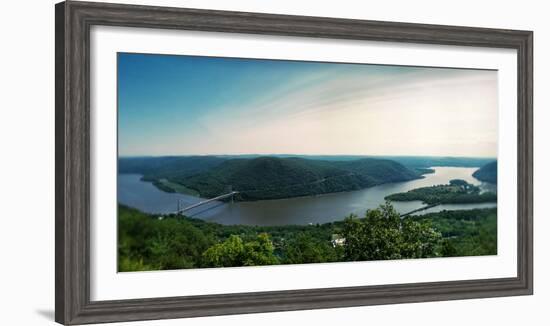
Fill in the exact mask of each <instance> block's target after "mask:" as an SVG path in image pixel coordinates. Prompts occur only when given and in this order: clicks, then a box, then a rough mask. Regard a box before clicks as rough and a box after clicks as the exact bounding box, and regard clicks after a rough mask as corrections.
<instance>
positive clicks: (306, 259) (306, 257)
mask: <svg viewBox="0 0 550 326" xmlns="http://www.w3.org/2000/svg"><path fill="white" fill-rule="evenodd" d="M283 251H284V255H285V258H284V263H285V264H305V263H321V262H330V261H336V259H337V257H336V250H335V249H334V248H332V246H330V244H329V242H328V240H327V241H321V240H319V239H316V238H314V237H312V236H311V235H310V234H307V233H304V232H300V233H299V234H298V235H296V237H294V238H293V239H290V240H288V242H287V243H286V244H285V246H284V249H283Z"/></svg>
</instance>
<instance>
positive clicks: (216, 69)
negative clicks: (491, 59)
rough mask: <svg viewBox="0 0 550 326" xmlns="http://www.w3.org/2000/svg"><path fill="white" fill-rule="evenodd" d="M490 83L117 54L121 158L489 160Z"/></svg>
mask: <svg viewBox="0 0 550 326" xmlns="http://www.w3.org/2000/svg"><path fill="white" fill-rule="evenodd" d="M497 87H498V84H497V72H496V71H491V70H465V69H450V68H449V69H447V68H423V67H405V66H386V65H365V64H340V63H317V62H298V61H282V60H254V59H232V58H211V57H196V56H168V55H142V54H126V53H119V55H118V108H119V110H118V123H119V125H118V126H119V129H118V130H119V135H118V137H119V138H118V142H119V143H118V145H119V146H118V148H119V155H120V156H121V157H136V156H195V155H226V156H237V155H259V156H262V155H296V156H431V157H472V158H496V157H497V138H498V137H497V136H498V134H497V132H498V126H497V118H498V116H497V109H498V105H497V104H498V103H497ZM277 153H280V154H277ZM294 153H299V154H294ZM342 153H344V154H342Z"/></svg>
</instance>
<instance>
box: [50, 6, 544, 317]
mask: <svg viewBox="0 0 550 326" xmlns="http://www.w3.org/2000/svg"><path fill="white" fill-rule="evenodd" d="M55 14H56V19H55V35H56V40H55V50H56V53H55V72H56V77H55V107H56V115H55V123H56V128H55V138H56V143H55V145H56V153H55V158H56V167H55V173H56V176H55V210H56V221H55V266H56V271H55V319H56V321H57V322H59V323H63V324H83V323H93V322H113V321H130V320H146V319H161V318H180V317H194V316H208V315H223V314H241V313H255V312H267V311H286V310H299V309H317V308H333V307H350V306H362V305H378V304H390V303H404V302H423V301H434V300H454V299H468V298H481V297H500V296H512V295H528V294H532V293H533V220H532V213H533V138H532V133H533V111H532V103H533V81H532V79H533V33H532V32H530V31H517V30H502V29H487V28H470V27H457V26H437V25H423V24H410V23H393V22H379V21H364V20H350V19H334V18H319V17H303V16H286V15H271V14H257V13H244V12H227V11H211V10H196V9H176V8H164V7H150V6H134V5H114V4H105V3H89V2H72V1H68V2H63V3H59V4H57V5H56V7H55ZM92 25H109V26H129V27H145V28H161V29H181V30H200V31H218V32H236V33H252V34H270V35H288V36H307V37H321V38H336V39H354V40H376V41H393V42H412V43H430V44H447V45H461V46H482V47H493V48H511V49H516V50H517V54H518V56H517V58H518V60H517V72H518V75H517V76H518V80H517V81H518V94H517V101H518V102H517V108H518V111H517V117H518V126H517V128H518V129H517V132H518V134H517V140H518V152H517V159H518V161H517V162H518V170H517V176H518V189H517V199H518V211H517V226H518V237H517V239H518V243H517V250H518V252H517V254H518V261H517V262H518V265H517V277H514V278H500V279H487V280H467V281H452V282H432V283H414V284H398V285H381V286H357V287H346V288H325V289H312V290H291V291H276V292H259V293H258V292H255V293H239V294H223V295H201V296H187V297H169V298H155V299H132V300H118V301H91V300H90V244H89V240H90V239H89V232H90V229H89V222H90V213H89V212H90V119H89V118H90V72H89V65H90V27H91V26H92ZM509 132H512V130H510V131H509Z"/></svg>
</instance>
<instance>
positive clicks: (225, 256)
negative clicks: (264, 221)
mask: <svg viewBox="0 0 550 326" xmlns="http://www.w3.org/2000/svg"><path fill="white" fill-rule="evenodd" d="M277 263H278V260H277V257H275V255H274V254H273V244H272V243H271V240H270V239H269V236H268V235H267V234H265V233H262V234H259V235H258V236H257V237H256V239H255V240H253V241H250V242H246V243H245V242H243V240H242V239H241V237H239V236H238V235H231V236H230V237H229V238H228V239H227V240H225V241H224V242H222V243H218V244H216V245H214V246H212V247H210V248H208V249H207V250H206V251H205V252H204V254H203V264H204V265H205V266H206V267H235V266H258V265H274V264H277Z"/></svg>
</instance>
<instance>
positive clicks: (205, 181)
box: [172, 157, 420, 200]
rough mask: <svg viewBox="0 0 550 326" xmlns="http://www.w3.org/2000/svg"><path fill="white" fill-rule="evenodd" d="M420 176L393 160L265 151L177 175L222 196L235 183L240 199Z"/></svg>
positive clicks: (186, 182)
mask: <svg viewBox="0 0 550 326" xmlns="http://www.w3.org/2000/svg"><path fill="white" fill-rule="evenodd" d="M417 178H420V175H419V174H418V173H417V172H415V171H412V170H410V169H408V168H406V167H404V166H402V165H401V164H399V163H396V162H393V161H389V160H379V159H359V160H355V161H346V162H343V161H339V162H335V161H321V160H308V159H302V158H277V157H259V158H254V159H231V160H227V161H225V162H223V163H221V164H220V165H218V166H217V167H214V168H212V169H210V170H208V171H206V172H203V173H199V174H196V175H193V176H190V177H183V178H174V179H173V180H172V181H174V182H177V183H180V184H183V185H185V186H186V187H187V188H191V189H194V190H196V191H198V192H199V193H200V195H201V196H202V197H214V196H218V195H220V194H222V193H224V192H227V191H228V189H229V186H231V188H232V190H236V191H239V194H238V196H237V198H236V199H237V200H260V199H276V198H289V197H297V196H310V195H317V194H325V193H331V192H341V191H350V190H357V189H362V188H366V187H372V186H374V185H378V184H382V183H388V182H398V181H407V180H412V179H417Z"/></svg>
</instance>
